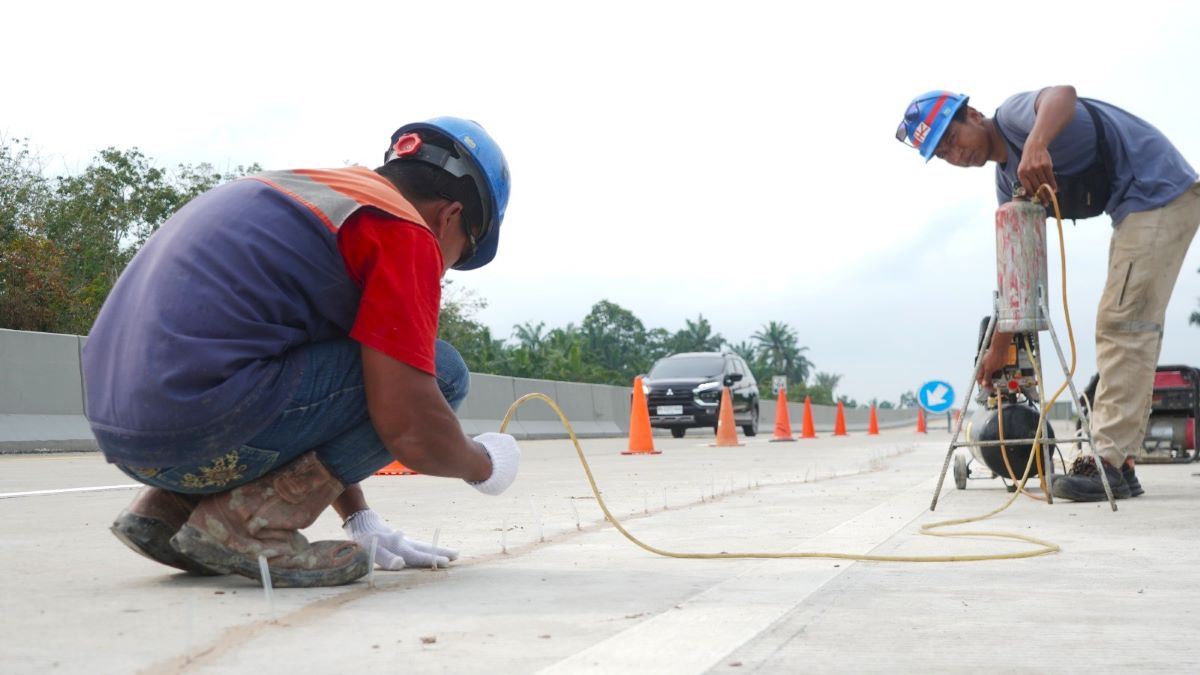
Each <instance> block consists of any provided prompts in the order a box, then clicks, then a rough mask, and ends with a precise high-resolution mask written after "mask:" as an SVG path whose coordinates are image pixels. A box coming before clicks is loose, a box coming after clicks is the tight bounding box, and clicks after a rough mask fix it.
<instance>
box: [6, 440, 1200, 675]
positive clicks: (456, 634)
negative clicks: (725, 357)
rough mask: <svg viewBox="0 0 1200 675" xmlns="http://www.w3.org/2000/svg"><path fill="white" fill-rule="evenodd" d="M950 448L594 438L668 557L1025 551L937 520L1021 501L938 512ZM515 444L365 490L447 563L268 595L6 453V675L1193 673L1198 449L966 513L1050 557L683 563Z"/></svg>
mask: <svg viewBox="0 0 1200 675" xmlns="http://www.w3.org/2000/svg"><path fill="white" fill-rule="evenodd" d="M948 440H949V437H948V435H946V434H945V432H944V431H942V432H937V433H931V434H930V435H920V434H916V433H913V432H912V431H911V430H892V431H885V432H884V434H883V435H880V436H867V435H864V434H854V435H851V436H848V437H837V438H835V437H830V436H829V435H827V434H826V435H823V436H822V437H821V438H818V439H815V440H804V441H800V442H796V443H768V442H767V440H766V438H765V437H763V436H760V437H757V438H754V439H743V441H744V442H745V445H744V446H743V447H738V448H713V447H708V445H707V444H708V443H711V442H712V441H713V438H712V436H711V434H708V435H699V434H689V436H688V437H686V438H684V439H681V440H674V439H665V438H656V439H655V443H656V444H657V447H658V448H659V449H660V450H662V451H663V454H661V455H656V456H634V457H628V456H622V455H621V454H619V453H620V451H621V450H622V449H624V447H625V443H624V441H623V440H615V439H613V440H588V441H584V448H585V451H586V454H587V456H588V458H589V460H590V461H591V462H592V463H593V465H592V466H593V471H594V473H595V475H596V478H597V480H598V482H599V483H600V486H601V489H602V490H603V495H604V498H605V499H606V500H607V501H608V503H609V505H610V508H611V509H612V510H613V512H614V513H615V514H617V516H618V517H619V518H620V519H621V520H622V521H623V522H624V523H625V525H626V526H627V527H628V529H629V530H630V531H631V532H632V533H633V534H634V535H635V536H637V537H639V538H641V539H643V540H644V541H645V542H646V543H648V544H650V545H652V546H656V547H660V548H663V549H667V550H671V551H681V552H683V551H687V552H720V551H727V552H728V551H750V552H760V551H763V552H765V551H842V552H849V553H877V554H887V555H935V554H970V553H1001V552H1006V551H1017V550H1024V549H1026V548H1028V547H1027V546H1026V545H1025V544H1022V543H1019V542H1012V541H998V540H989V539H982V538H967V539H941V538H934V537H928V536H922V535H921V534H919V532H918V529H919V527H920V525H921V524H924V523H930V522H935V521H939V520H944V519H947V518H953V517H965V516H970V515H978V514H982V513H986V512H987V511H990V510H991V509H993V508H995V507H997V506H999V505H1000V504H1002V503H1003V502H1004V500H1006V499H1007V497H1008V494H1007V493H1006V492H1005V490H1004V488H1003V486H1002V484H1001V482H1000V481H999V480H972V481H970V484H969V485H968V487H967V489H966V490H956V489H954V487H953V481H952V480H949V479H948V480H947V484H946V485H947V487H946V490H945V491H944V493H943V496H942V501H941V503H940V505H939V508H938V511H937V512H935V513H931V512H929V510H928V507H929V500H930V497H931V495H932V490H933V486H934V484H935V479H936V477H937V472H938V470H939V469H940V468H941V460H942V457H943V455H944V453H945V449H946V447H947V445H946V444H947V443H948ZM522 446H523V449H524V460H523V465H522V470H521V474H520V478H519V479H518V481H517V483H516V484H515V485H514V486H513V488H512V489H511V490H509V492H507V493H506V494H504V495H502V496H500V497H494V498H489V497H485V496H482V495H479V494H478V493H476V492H475V491H474V490H472V489H471V488H469V487H468V486H466V485H464V484H462V483H461V482H459V481H455V480H448V479H439V478H430V477H426V476H408V477H382V476H381V477H374V478H372V479H370V480H368V481H367V482H366V483H365V484H364V487H365V489H366V492H367V495H368V498H369V499H370V501H371V502H372V504H373V506H374V507H375V509H376V510H378V511H380V512H381V513H382V514H384V515H385V516H386V517H387V518H388V519H389V521H390V522H391V523H392V524H393V525H394V526H396V527H399V528H401V529H403V530H404V531H405V532H406V533H407V534H408V535H409V536H411V537H413V538H416V539H420V540H424V541H428V540H430V539H431V538H432V537H433V535H434V532H435V530H436V531H438V532H439V533H440V534H439V543H441V544H443V545H447V546H452V547H457V548H458V549H459V550H460V551H461V552H462V557H461V558H460V559H459V560H458V561H457V562H456V563H454V564H452V566H451V567H450V569H448V570H437V571H431V570H403V571H399V572H376V573H375V574H374V578H373V581H374V586H373V587H372V586H371V585H369V584H368V583H367V582H366V580H364V581H360V582H358V583H355V584H351V585H349V586H344V587H339V588H326V589H312V590H306V589H277V590H275V592H274V594H273V604H271V605H269V604H268V603H267V601H266V599H265V598H264V593H263V589H262V588H261V587H260V586H259V585H258V584H257V583H256V582H254V581H251V580H248V579H243V578H241V577H210V578H198V577H189V576H187V575H184V574H182V573H177V572H176V571H174V570H172V569H170V568H166V567H162V566H159V565H156V564H155V563H153V562H151V561H148V560H146V559H144V558H141V557H139V556H137V555H135V554H133V553H132V552H131V551H129V550H128V549H126V548H125V547H124V546H122V545H121V544H120V543H119V542H118V541H117V540H116V539H115V538H114V537H113V536H112V535H111V534H110V533H109V532H108V525H109V524H110V523H111V521H112V519H113V517H114V516H115V515H116V514H117V513H118V512H119V511H120V510H121V509H122V508H123V507H124V506H125V504H126V503H128V501H129V500H130V499H132V497H133V494H134V491H133V489H132V488H128V487H122V486H127V485H129V484H130V483H131V481H130V480H129V478H127V477H126V476H125V475H124V474H122V473H120V472H118V471H116V470H115V469H113V468H111V467H110V466H108V465H106V464H105V463H104V461H103V459H102V458H101V457H100V456H98V455H95V454H62V455H18V456H11V455H10V456H2V457H0V532H2V533H3V535H4V537H3V546H2V547H0V569H3V570H4V574H3V576H2V577H0V672H3V673H35V672H36V673H47V672H80V673H84V672H86V673H130V672H147V673H175V672H188V673H192V672H195V673H281V672H289V673H348V672H358V673H391V672H398V673H405V674H411V673H539V672H545V673H585V672H586V673H655V674H662V673H702V672H721V673H750V672H759V673H797V672H813V673H864V672H871V673H882V672H887V673H897V672H901V673H942V672H944V673H961V672H971V671H975V672H986V673H1008V672H1014V673H1103V672H1118V671H1120V672H1150V671H1158V672H1172V673H1189V672H1191V673H1195V672H1200V637H1198V636H1200V632H1198V630H1200V629H1198V628H1197V623H1198V622H1200V475H1198V474H1200V466H1198V465H1176V466H1162V465H1157V466H1143V467H1139V471H1138V473H1139V475H1140V477H1141V480H1142V483H1143V485H1144V486H1145V488H1146V494H1145V495H1144V496H1143V497H1140V498H1137V499H1128V500H1123V501H1121V502H1119V504H1120V511H1119V512H1117V513H1112V512H1110V510H1109V508H1108V506H1107V504H1074V503H1070V502H1061V503H1057V504H1055V505H1053V506H1047V505H1045V504H1042V503H1039V502H1035V501H1033V500H1032V499H1028V498H1024V497H1022V498H1020V499H1019V500H1018V501H1017V502H1016V503H1015V504H1014V505H1013V507H1012V508H1010V509H1008V510H1007V511H1005V512H1003V513H1002V514H1000V515H999V516H997V517H995V518H992V519H990V520H988V521H985V522H984V523H981V524H976V525H972V526H971V527H970V529H976V530H978V529H985V530H1001V531H1011V532H1020V533H1025V534H1030V535H1033V536H1035V537H1039V538H1042V539H1047V540H1050V541H1052V542H1055V543H1057V544H1059V545H1060V546H1061V547H1062V552H1061V553H1057V554H1054V555H1050V556H1044V557H1039V558H1031V559H1024V560H1007V561H988V562H968V563H920V564H917V563H878V562H855V561H846V560H829V559H816V560H680V559H673V558H668V557H662V556H658V555H654V554H652V553H649V552H647V551H644V550H642V549H640V548H638V547H636V546H634V545H633V544H631V543H630V542H628V541H627V540H625V539H624V538H623V537H621V535H620V534H619V533H618V532H617V531H616V530H615V529H614V528H613V527H611V526H610V525H608V524H607V523H605V522H604V519H603V516H602V514H601V513H600V510H599V508H598V506H597V504H596V500H595V499H594V498H593V497H592V495H591V492H590V490H589V489H588V486H587V482H586V480H585V478H584V475H583V472H582V470H581V468H580V465H579V462H578V460H577V459H576V457H575V453H574V450H573V448H572V447H571V445H570V443H569V441H538V442H525V443H523V444H522ZM80 488H85V489H80ZM91 488H107V489H91ZM67 490H71V491H67ZM43 491H46V492H43ZM25 493H33V494H25ZM576 514H577V515H576ZM577 518H578V526H577ZM339 524H340V523H339V521H338V520H337V517H336V515H335V514H333V512H332V511H329V512H327V513H326V514H325V515H323V516H322V517H321V519H320V520H319V521H318V522H317V523H316V524H315V525H314V526H313V527H312V528H310V529H309V530H308V531H307V532H306V534H307V535H308V536H309V538H310V539H323V538H339V537H340V536H341V530H340V528H339ZM502 548H503V549H504V550H503V551H502ZM505 551H506V552H505Z"/></svg>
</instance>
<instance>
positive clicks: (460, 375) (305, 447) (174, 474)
mask: <svg viewBox="0 0 1200 675" xmlns="http://www.w3.org/2000/svg"><path fill="white" fill-rule="evenodd" d="M297 349H299V350H301V352H302V354H303V356H305V357H307V361H306V362H305V367H304V374H303V376H302V377H301V379H300V382H299V383H298V384H297V386H296V389H295V391H294V392H293V393H292V398H291V401H289V402H288V405H287V406H286V407H285V408H284V409H283V412H281V413H280V414H279V415H278V416H277V417H276V418H275V419H274V420H272V422H271V423H270V425H268V426H267V428H266V429H265V430H264V431H263V432H262V433H260V434H258V435H257V436H255V437H254V438H251V439H250V440H249V441H247V442H246V444H245V445H242V446H240V447H236V448H230V449H229V450H228V451H227V452H225V453H223V454H222V455H220V456H218V457H216V458H210V459H206V460H204V461H202V462H197V463H195V464H186V465H180V466H172V467H132V466H124V465H120V464H118V465H117V468H119V469H120V470H121V471H124V472H125V473H126V474H127V475H129V476H130V477H131V478H133V479H134V480H137V481H138V482H141V483H145V484H146V485H152V486H155V487H160V488H163V489H166V490H170V491H172V492H183V493H188V494H212V493H216V492H225V491H226V490H230V489H233V488H235V487H237V486H238V485H242V484H243V483H248V482H250V481H252V480H254V479H255V478H258V477H260V476H263V475H265V474H267V473H270V472H271V471H274V470H275V469H276V468H278V467H280V466H283V465H284V464H287V463H288V462H290V461H292V460H293V459H295V458H297V457H299V456H300V455H302V454H304V453H305V452H308V451H309V450H316V452H317V457H318V458H319V459H320V460H321V463H323V464H324V465H325V466H326V467H328V468H329V471H330V473H332V474H333V475H334V476H335V477H336V478H337V479H338V480H340V481H341V482H342V483H343V484H345V485H350V484H353V483H357V482H359V481H361V480H362V479H364V478H366V477H368V476H370V475H371V474H373V473H375V472H376V471H378V470H379V469H381V468H383V467H384V466H387V465H388V464H389V463H391V462H392V461H393V458H392V456H391V453H389V452H388V450H387V448H386V447H384V445H383V441H381V440H380V439H379V435H378V434H376V433H375V427H374V426H372V425H371V418H370V416H369V415H368V414H367V396H366V389H365V387H364V385H363V372H362V346H361V345H360V344H359V343H357V342H354V341H353V340H335V341H332V342H317V343H313V344H309V345H305V346H303V347H298V348H297ZM436 368H437V380H438V387H439V388H440V389H441V391H442V395H443V396H445V397H446V401H447V402H448V403H449V404H450V407H451V408H454V409H455V410H457V409H458V406H459V404H461V403H462V401H463V399H464V398H466V396H467V390H468V389H469V388H470V384H471V377H470V373H468V371H467V364H466V362H464V361H463V358H462V356H461V355H460V354H459V353H458V350H456V349H455V348H454V347H453V346H451V345H450V344H449V343H447V342H444V341H442V340H438V341H437V352H436Z"/></svg>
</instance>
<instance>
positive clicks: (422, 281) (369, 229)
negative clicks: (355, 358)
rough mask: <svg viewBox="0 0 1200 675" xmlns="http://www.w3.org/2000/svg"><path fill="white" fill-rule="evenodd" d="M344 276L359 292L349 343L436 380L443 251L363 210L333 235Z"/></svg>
mask: <svg viewBox="0 0 1200 675" xmlns="http://www.w3.org/2000/svg"><path fill="white" fill-rule="evenodd" d="M338 249H339V250H341V252H342V259H343V260H344V261H345V264H346V271H348V272H349V273H350V277H351V278H352V279H354V281H355V283H357V284H358V285H359V286H360V287H361V288H362V290H363V292H362V299H361V300H360V301H359V304H358V315H357V316H356V317H355V319H354V327H353V328H352V329H351V330H350V337H351V338H353V339H354V340H357V341H358V342H360V343H362V344H364V345H366V346H368V347H370V348H372V349H375V350H378V351H381V352H383V353H384V354H387V355H388V356H390V357H392V358H394V359H396V360H397V361H402V362H404V363H407V364H408V365H410V366H412V367H414V368H417V369H419V370H423V371H425V372H427V373H429V374H430V375H436V374H437V369H436V366H435V365H434V353H435V352H434V350H435V347H434V341H435V340H436V339H437V328H438V308H439V306H440V305H441V301H442V286H441V280H442V249H441V247H440V246H438V242H437V239H436V238H435V237H434V236H433V233H432V232H430V231H429V230H428V229H426V228H424V227H421V226H420V225H416V224H414V223H410V222H407V221H404V220H400V219H398V218H395V217H393V216H390V215H387V214H384V213H380V212H378V211H375V210H373V209H362V210H360V211H359V212H358V213H356V214H355V215H354V216H352V217H351V218H350V219H349V220H347V221H346V223H345V224H343V225H342V227H341V229H340V230H339V231H338Z"/></svg>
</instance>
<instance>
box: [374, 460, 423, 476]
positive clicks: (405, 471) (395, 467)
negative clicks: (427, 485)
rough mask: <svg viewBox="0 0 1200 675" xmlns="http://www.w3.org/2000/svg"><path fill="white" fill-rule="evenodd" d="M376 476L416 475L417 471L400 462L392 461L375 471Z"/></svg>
mask: <svg viewBox="0 0 1200 675" xmlns="http://www.w3.org/2000/svg"><path fill="white" fill-rule="evenodd" d="M375 475H376V476H415V475H417V472H416V471H413V470H412V469H410V468H408V467H407V466H404V465H403V464H401V463H400V462H392V463H391V464H388V465H387V466H385V467H383V468H382V469H380V470H378V471H376V472H375Z"/></svg>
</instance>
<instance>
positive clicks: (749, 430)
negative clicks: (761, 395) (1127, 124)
mask: <svg viewBox="0 0 1200 675" xmlns="http://www.w3.org/2000/svg"><path fill="white" fill-rule="evenodd" d="M750 405H751V406H753V408H751V410H753V411H754V417H753V418H751V420H750V424H743V425H742V431H744V432H746V435H747V436H757V435H758V401H751V402H750Z"/></svg>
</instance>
